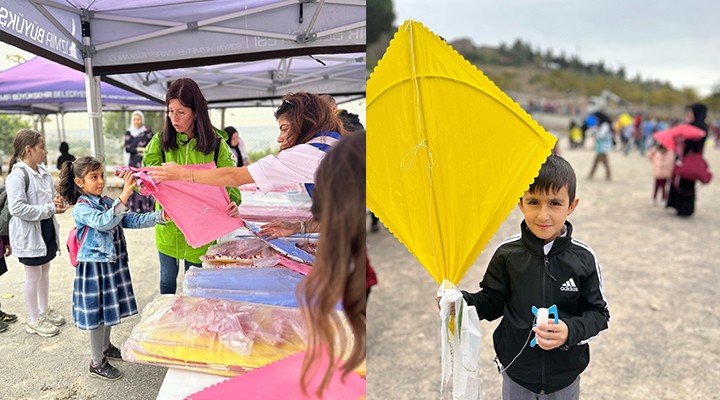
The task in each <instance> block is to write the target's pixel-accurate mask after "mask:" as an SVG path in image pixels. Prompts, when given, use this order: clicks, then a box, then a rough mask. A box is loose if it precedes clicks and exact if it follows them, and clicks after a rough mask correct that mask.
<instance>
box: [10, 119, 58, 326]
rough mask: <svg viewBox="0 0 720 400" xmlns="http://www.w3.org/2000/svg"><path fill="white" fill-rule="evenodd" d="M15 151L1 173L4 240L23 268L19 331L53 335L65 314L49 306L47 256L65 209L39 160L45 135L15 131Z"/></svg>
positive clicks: (44, 152) (53, 246)
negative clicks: (23, 311)
mask: <svg viewBox="0 0 720 400" xmlns="http://www.w3.org/2000/svg"><path fill="white" fill-rule="evenodd" d="M13 148H14V151H15V153H14V154H13V157H12V159H11V160H10V166H11V167H10V168H11V169H10V173H9V174H8V176H7V182H6V185H7V186H6V190H7V201H8V206H9V209H10V215H12V218H10V224H9V230H10V244H11V245H12V249H13V254H15V256H16V257H17V258H18V261H20V263H21V264H23V267H24V268H25V293H24V296H25V305H26V306H27V309H28V320H27V325H26V327H25V330H26V331H27V332H28V333H32V334H38V335H40V336H43V337H50V336H55V335H57V334H58V333H59V332H60V330H59V329H58V328H57V327H58V326H61V325H62V324H64V323H65V318H64V317H63V316H62V315H60V314H59V313H57V312H56V311H55V310H53V309H52V308H50V307H49V304H48V295H49V293H48V291H49V286H50V261H52V260H53V259H54V258H55V256H56V255H57V253H58V251H59V248H60V240H59V238H60V226H59V225H58V222H57V220H56V219H55V214H62V213H64V212H65V210H66V209H67V206H65V202H64V201H63V199H62V198H61V197H60V196H59V195H56V194H55V188H54V185H53V180H52V176H51V175H50V172H49V171H48V169H47V167H45V166H44V165H43V164H42V163H43V162H44V161H45V158H46V157H47V149H46V148H45V139H44V138H43V136H42V135H41V134H40V132H37V131H35V130H32V129H23V130H20V131H19V132H18V133H17V134H16V135H15V140H14V141H13Z"/></svg>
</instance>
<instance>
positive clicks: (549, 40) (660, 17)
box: [393, 0, 720, 95]
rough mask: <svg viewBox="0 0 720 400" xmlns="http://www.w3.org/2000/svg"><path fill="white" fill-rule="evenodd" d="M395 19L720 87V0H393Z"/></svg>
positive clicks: (631, 72)
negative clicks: (519, 41)
mask: <svg viewBox="0 0 720 400" xmlns="http://www.w3.org/2000/svg"><path fill="white" fill-rule="evenodd" d="M393 4H394V9H395V15H396V20H395V23H396V25H398V26H399V25H401V24H402V23H403V22H404V21H405V20H408V19H412V20H416V21H419V22H422V23H423V24H424V25H425V26H427V27H428V28H429V29H430V30H431V31H433V32H435V33H436V34H438V35H440V36H442V37H444V38H445V39H446V40H448V41H451V40H453V39H458V38H462V37H466V38H470V39H472V41H473V42H474V43H475V44H476V45H492V46H497V45H499V44H500V43H503V42H504V43H506V44H512V42H513V41H515V39H517V38H520V39H522V40H523V41H524V42H526V43H527V42H530V43H532V47H533V49H537V48H538V47H539V48H540V49H542V51H543V52H544V51H546V50H547V49H549V48H551V49H552V50H553V52H554V53H555V54H558V53H559V52H560V51H561V50H564V51H565V53H566V55H567V56H571V55H574V54H575V55H578V56H580V59H581V60H583V62H590V61H592V62H597V61H600V60H603V61H604V62H605V65H606V66H608V67H611V68H612V69H613V70H617V68H618V67H620V66H624V67H625V71H626V76H627V77H629V78H633V77H635V76H636V74H637V73H638V72H639V73H641V74H642V77H643V79H645V78H648V77H651V78H653V79H659V80H661V81H664V82H665V81H669V82H670V83H671V84H672V85H673V86H674V87H675V88H681V87H692V88H694V89H696V90H697V91H698V93H699V94H701V95H708V94H710V92H711V90H712V88H713V85H720V1H716V0H685V1H675V0H624V1H621V0H604V1H560V0H492V1H489V0H476V1H468V0H441V1H438V0H393Z"/></svg>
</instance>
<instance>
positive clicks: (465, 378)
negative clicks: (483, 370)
mask: <svg viewBox="0 0 720 400" xmlns="http://www.w3.org/2000/svg"><path fill="white" fill-rule="evenodd" d="M437 295H438V297H440V320H441V322H440V340H441V343H440V346H441V349H442V350H441V358H442V379H441V381H440V393H442V392H443V389H444V388H445V385H447V383H448V381H449V380H450V376H452V378H453V400H482V388H481V386H480V336H481V335H480V319H479V318H478V314H477V310H475V306H468V304H467V303H466V302H465V300H464V299H463V296H462V293H460V291H459V290H457V287H455V285H454V284H453V283H452V282H450V281H448V280H443V282H442V283H441V284H440V288H438V291H437ZM451 304H454V305H455V316H452V315H450V306H451Z"/></svg>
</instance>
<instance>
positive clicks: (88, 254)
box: [73, 195, 164, 262]
mask: <svg viewBox="0 0 720 400" xmlns="http://www.w3.org/2000/svg"><path fill="white" fill-rule="evenodd" d="M82 200H84V201H86V202H87V203H85V202H83V201H82ZM88 203H89V204H88ZM73 219H75V225H77V228H78V230H77V235H78V239H80V240H82V243H81V244H80V250H79V251H78V255H77V259H78V261H95V262H114V261H116V260H117V257H118V255H117V254H115V246H114V245H113V228H115V226H117V225H118V224H120V226H121V228H120V237H121V240H122V243H123V246H127V245H126V244H125V235H124V234H123V233H122V228H131V229H132V228H149V227H151V226H154V225H155V224H157V223H163V222H164V220H163V218H162V211H161V210H158V211H155V212H151V213H142V214H138V213H132V212H128V208H127V207H125V205H123V204H122V203H121V202H120V199H115V200H114V201H113V199H111V198H109V197H102V198H100V197H97V196H88V195H82V196H80V198H79V199H78V201H77V202H76V203H75V207H74V208H73ZM86 231H87V234H85V232H86ZM83 235H85V239H84V240H83V239H82V237H83ZM128 259H129V257H128Z"/></svg>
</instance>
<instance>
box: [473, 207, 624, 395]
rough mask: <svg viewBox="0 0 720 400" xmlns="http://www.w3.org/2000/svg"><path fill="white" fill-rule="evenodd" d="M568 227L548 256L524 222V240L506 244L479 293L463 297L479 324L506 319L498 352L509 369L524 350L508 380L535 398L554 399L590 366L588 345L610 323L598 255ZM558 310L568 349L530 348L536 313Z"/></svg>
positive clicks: (496, 338) (495, 338) (496, 337)
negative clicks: (536, 395) (539, 395)
mask: <svg viewBox="0 0 720 400" xmlns="http://www.w3.org/2000/svg"><path fill="white" fill-rule="evenodd" d="M565 225H566V227H567V235H566V236H564V237H558V238H557V239H555V242H554V243H553V246H552V249H551V250H550V252H549V253H548V255H547V256H545V254H544V252H543V242H542V239H540V238H538V237H537V236H535V235H534V234H533V233H532V232H531V231H530V229H528V227H527V224H526V223H525V221H523V222H522V224H521V234H520V235H515V236H512V237H510V238H508V239H506V240H505V241H504V242H503V243H502V244H501V245H500V247H498V249H497V250H496V251H495V254H493V256H492V259H491V260H490V264H489V265H488V269H487V271H486V272H485V276H484V277H483V280H482V282H480V289H481V290H480V291H479V292H477V293H468V292H465V291H463V292H462V293H463V297H464V298H465V301H466V302H467V303H468V305H471V306H475V308H476V309H477V312H478V316H479V317H480V319H487V320H489V321H492V320H494V319H496V318H498V317H501V316H502V317H503V319H502V321H501V322H500V325H499V326H498V327H497V329H496V330H495V333H494V334H493V341H494V343H495V352H496V353H497V356H498V358H499V359H500V362H501V363H502V365H503V366H507V365H509V364H510V362H511V361H512V360H513V358H515V356H516V355H517V354H518V353H520V350H521V349H522V353H521V354H520V355H519V356H518V358H517V360H515V362H514V363H513V364H512V365H511V366H510V367H509V368H508V369H507V370H506V371H505V372H506V373H507V374H508V375H509V376H510V378H512V380H513V381H515V382H517V383H518V384H520V385H522V386H523V387H525V388H527V389H528V390H530V391H532V392H535V393H540V392H541V391H544V392H545V393H552V392H555V391H558V390H560V389H562V388H564V387H566V386H568V385H569V384H571V383H572V382H573V381H574V380H575V379H576V378H577V377H578V375H580V373H582V372H583V371H584V370H585V368H586V367H587V365H588V363H589V362H590V350H589V348H588V345H587V342H588V341H589V340H590V339H592V338H593V337H594V336H596V335H597V334H598V333H599V332H600V331H602V330H603V329H607V327H608V321H609V320H610V313H609V311H608V305H607V302H606V300H605V296H604V293H603V282H602V274H601V273H600V266H599V264H598V261H597V259H596V258H595V253H594V252H593V250H592V249H591V248H590V247H589V246H588V245H586V244H584V243H582V242H580V241H578V240H575V239H572V225H571V224H570V223H569V222H565ZM553 304H555V305H557V307H558V313H559V318H560V319H561V320H563V321H564V322H565V324H566V325H567V327H568V339H567V343H566V344H565V345H563V346H561V347H560V348H556V349H553V350H550V351H546V350H543V349H541V348H540V346H535V347H530V343H529V342H530V340H528V335H529V334H530V330H531V328H532V324H533V321H534V319H535V316H534V314H533V313H532V306H536V307H538V308H540V307H545V308H549V307H550V306H552V305H553ZM551 318H552V317H551ZM534 336H535V334H534V333H532V336H531V339H532V337H534ZM526 341H527V342H528V344H527V345H526V347H525V348H524V349H523V345H525V342H526Z"/></svg>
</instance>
